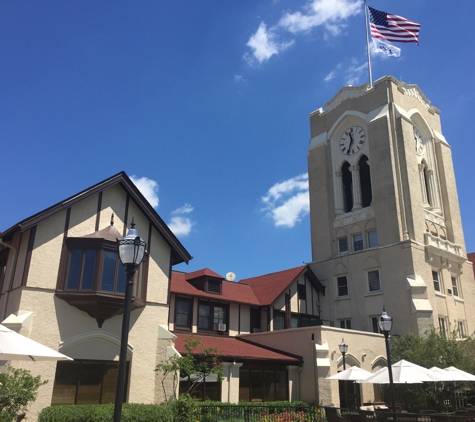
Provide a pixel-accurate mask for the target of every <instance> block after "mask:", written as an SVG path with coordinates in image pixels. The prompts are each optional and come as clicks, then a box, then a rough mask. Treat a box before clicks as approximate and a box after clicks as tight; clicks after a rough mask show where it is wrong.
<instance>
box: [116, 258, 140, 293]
mask: <svg viewBox="0 0 475 422" xmlns="http://www.w3.org/2000/svg"><path fill="white" fill-rule="evenodd" d="M118 261H119V262H117V265H118V268H117V287H116V288H115V291H116V292H117V293H125V284H126V282H127V274H126V273H125V269H124V266H123V265H122V262H120V259H119V260H118ZM137 273H138V271H137V272H136V273H135V274H137ZM136 282H137V280H136V277H134V287H133V289H134V290H135V289H136V286H135V283H136Z"/></svg>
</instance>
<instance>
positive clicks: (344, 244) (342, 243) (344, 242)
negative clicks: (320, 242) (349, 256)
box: [338, 237, 348, 253]
mask: <svg viewBox="0 0 475 422" xmlns="http://www.w3.org/2000/svg"><path fill="white" fill-rule="evenodd" d="M338 252H339V253H345V252H348V238H347V237H340V238H339V239H338Z"/></svg>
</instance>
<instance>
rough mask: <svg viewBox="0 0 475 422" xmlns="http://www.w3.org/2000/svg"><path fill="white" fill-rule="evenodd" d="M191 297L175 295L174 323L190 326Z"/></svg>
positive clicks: (179, 325)
mask: <svg viewBox="0 0 475 422" xmlns="http://www.w3.org/2000/svg"><path fill="white" fill-rule="evenodd" d="M191 310H192V299H189V298H181V297H177V298H176V300H175V325H176V326H178V327H186V328H190V327H191Z"/></svg>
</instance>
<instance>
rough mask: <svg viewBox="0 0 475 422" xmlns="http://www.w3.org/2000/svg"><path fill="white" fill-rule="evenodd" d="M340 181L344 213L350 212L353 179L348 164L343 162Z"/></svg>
mask: <svg viewBox="0 0 475 422" xmlns="http://www.w3.org/2000/svg"><path fill="white" fill-rule="evenodd" d="M341 180H342V183H343V199H344V208H345V212H350V211H351V209H352V208H353V178H352V176H351V171H350V164H349V163H348V162H345V163H344V164H343V166H342V167H341Z"/></svg>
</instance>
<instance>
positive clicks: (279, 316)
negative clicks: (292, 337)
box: [274, 311, 285, 331]
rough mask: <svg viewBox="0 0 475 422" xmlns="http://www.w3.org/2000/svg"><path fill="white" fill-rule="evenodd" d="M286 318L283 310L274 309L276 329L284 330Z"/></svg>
mask: <svg viewBox="0 0 475 422" xmlns="http://www.w3.org/2000/svg"><path fill="white" fill-rule="evenodd" d="M284 320H285V316H284V313H283V312H279V311H274V331H277V330H283V329H284V328H285V325H284Z"/></svg>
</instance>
